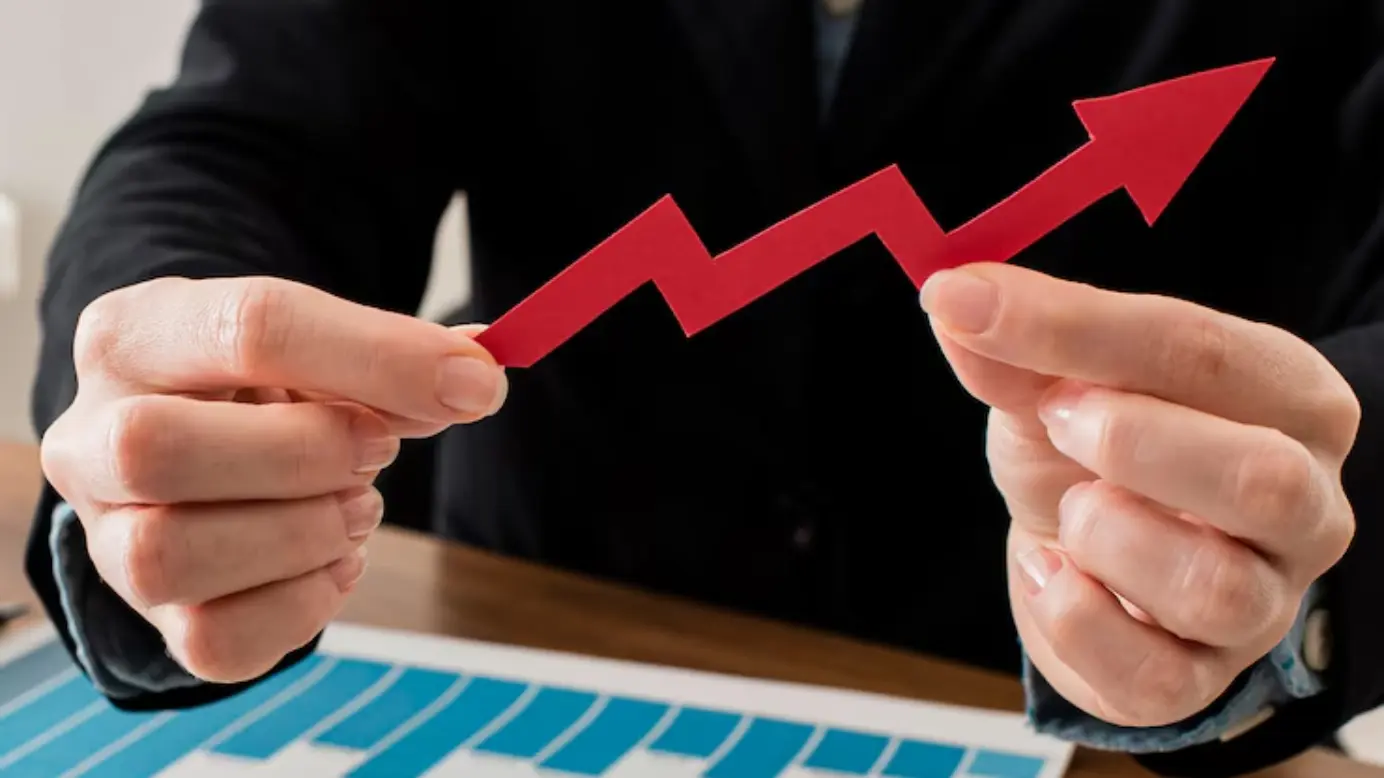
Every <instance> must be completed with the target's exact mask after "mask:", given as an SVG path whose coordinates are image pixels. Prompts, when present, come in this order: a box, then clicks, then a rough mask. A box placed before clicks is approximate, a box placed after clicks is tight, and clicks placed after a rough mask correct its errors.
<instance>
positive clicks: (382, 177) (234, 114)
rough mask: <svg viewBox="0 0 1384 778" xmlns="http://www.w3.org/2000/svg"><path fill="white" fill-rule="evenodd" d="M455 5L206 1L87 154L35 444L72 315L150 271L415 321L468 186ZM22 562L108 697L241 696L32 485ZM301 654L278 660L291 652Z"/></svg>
mask: <svg viewBox="0 0 1384 778" xmlns="http://www.w3.org/2000/svg"><path fill="white" fill-rule="evenodd" d="M465 5H466V4H463V3H422V2H411V1H410V0H394V1H393V2H388V3H381V2H371V1H370V0H207V2H204V3H203V4H202V6H201V8H200V9H199V11H198V13H197V15H196V17H195V19H194V21H193V23H192V26H191V28H190V29H189V31H188V34H187V37H186V40H185V44H184V50H183V57H182V61H181V65H180V68H179V71H178V74H177V76H176V78H175V79H174V80H173V82H172V83H171V84H169V85H168V86H167V87H165V88H162V89H159V90H157V91H154V92H151V93H150V94H149V95H148V96H147V97H146V99H145V100H144V101H143V102H142V103H141V105H139V106H138V107H137V109H136V110H135V111H134V112H133V113H132V115H131V116H130V117H129V118H128V119H127V120H126V121H125V122H124V123H123V124H121V125H120V126H119V127H118V128H117V129H116V130H115V131H114V132H113V133H112V134H111V136H110V137H109V138H108V139H107V140H106V142H105V143H104V144H103V145H102V146H101V148H100V149H99V150H98V151H97V153H96V155H95V158H94V159H93V160H92V162H91V163H90V165H89V167H88V169H87V171H86V174H85V176H84V178H83V180H82V182H81V184H80V186H79V187H78V191H77V193H76V195H75V198H74V201H73V204H72V207H71V210H70V213H69V214H68V216H67V218H66V220H65V222H64V224H63V225H62V227H61V229H60V232H59V235H58V237H57V240H56V242H55V244H54V247H53V249H52V252H51V254H50V256H49V260H48V265H47V268H46V279H45V286H44V290H43V294H42V297H41V300H40V320H41V325H42V334H43V339H42V346H41V353H40V362H39V365H38V377H37V379H36V383H35V385H34V388H33V395H32V398H33V399H32V421H33V424H34V427H35V430H36V432H37V433H38V434H39V435H40V436H41V435H42V434H43V433H44V432H45V431H46V430H47V428H48V427H49V426H50V425H51V424H52V423H53V421H54V420H55V419H56V418H57V417H58V416H60V415H61V414H62V413H63V412H64V410H65V409H66V408H67V407H68V406H69V405H70V404H71V402H72V400H73V398H74V395H75V394H76V377H75V373H74V368H73V362H72V342H73V333H74V330H75V326H76V322H77V319H78V316H79V315H80V313H81V312H82V310H83V309H84V308H85V307H86V306H87V305H88V304H89V303H90V302H92V301H93V300H95V299H96V298H97V297H100V296H101V295H102V294H104V293H106V292H108V291H111V290H114V289H117V288H121V287H124V286H128V285H132V284H135V283H138V282H141V281H144V280H148V279H152V278H156V277H161V276H183V277H191V278H212V277H228V276H246V275H268V276H277V277H282V278H290V279H293V280H297V281H301V282H304V283H308V284H312V285H314V286H316V287H318V288H321V289H324V290H327V291H329V292H332V293H334V294H337V295H339V296H342V297H345V298H348V299H352V300H355V301H357V302H361V303H364V304H368V305H373V306H376V307H380V308H385V309H390V310H396V311H403V312H408V313H413V312H414V311H416V309H417V306H418V304H419V302H420V300H421V298H422V294H423V290H424V287H425V285H426V281H427V274H428V270H429V268H430V266H431V252H432V242H433V237H434V233H435V230H436V228H437V223H438V221H439V219H440V217H441V214H442V211H443V210H444V209H445V208H446V206H447V203H448V202H449V200H450V197H451V195H452V193H453V191H454V190H456V189H459V188H463V187H464V186H465V178H466V171H465V169H464V164H463V158H462V152H463V151H464V149H465V148H466V140H465V138H464V137H463V129H464V128H463V127H462V123H461V122H458V121H457V120H456V117H455V116H454V115H453V112H454V111H456V110H458V108H457V106H460V105H462V104H463V103H464V97H465V96H464V94H463V93H462V92H461V89H460V88H459V87H458V88H454V87H453V85H452V84H450V83H447V81H448V80H449V79H451V78H453V77H454V76H455V74H457V73H460V72H463V71H462V69H461V66H460V65H459V64H458V63H457V62H456V61H455V59H456V58H458V57H459V56H461V55H459V54H457V53H456V52H457V51H458V50H459V49H462V48H464V47H463V46H458V45H457V44H458V41H457V36H458V35H459V34H460V33H459V29H458V28H459V24H458V20H456V19H453V18H451V17H452V16H453V15H458V14H460V13H461V11H460V10H458V9H461V8H463V7H464V6H465ZM27 572H28V575H29V577H30V580H31V581H32V583H33V585H34V587H35V589H36V590H37V592H38V594H39V596H40V598H41V599H42V601H43V603H44V606H45V608H46V610H47V613H48V615H49V617H50V618H51V619H52V621H53V623H54V624H55V625H56V626H57V627H58V630H59V633H60V634H61V636H62V639H63V641H64V643H65V645H66V646H67V648H68V649H69V651H70V652H71V653H72V655H73V657H74V659H76V660H77V662H78V664H79V665H80V666H81V667H82V669H83V670H85V671H86V673H87V675H88V676H89V677H90V678H91V679H92V681H93V682H94V683H95V684H96V686H97V687H98V688H99V689H100V690H101V691H102V692H103V693H104V694H105V695H106V696H107V697H109V698H110V699H111V700H112V702H113V703H115V704H116V705H118V706H120V707H124V708H127V709H139V708H167V707H182V706H185V705H190V704H196V703H200V702H204V701H207V700H209V699H213V698H216V697H221V696H226V695H228V694H231V693H234V692H235V691H236V690H237V688H238V687H233V686H227V687H216V688H214V689H213V688H210V687H207V686H205V685H203V684H200V683H198V682H197V681H196V680H195V679H193V678H191V677H190V676H189V675H188V674H187V673H186V672H185V671H182V670H181V668H179V667H177V666H176V665H175V664H174V663H173V662H172V660H171V659H170V658H169V657H168V655H167V653H166V652H165V651H164V647H163V644H162V641H161V640H160V639H159V637H158V635H157V633H156V632H154V631H153V629H152V628H151V627H149V626H148V625H147V624H146V623H145V622H144V621H143V620H142V619H140V618H139V617H138V616H137V615H136V614H135V613H134V612H133V611H132V610H130V609H129V608H128V607H127V606H125V604H124V603H123V602H122V601H121V600H120V599H119V598H118V597H116V596H115V595H114V594H113V592H112V591H111V590H110V589H109V588H108V587H107V586H105V584H104V583H103V582H102V581H101V580H100V577H99V576H98V575H97V574H96V572H95V570H94V569H93V567H92V565H91V562H90V559H89V557H88V556H87V554H86V550H85V538H84V537H83V535H82V528H81V524H80V522H77V521H75V519H74V517H73V516H72V514H71V511H70V510H68V509H67V507H66V506H65V505H64V504H62V502H61V498H60V497H59V495H57V494H56V493H55V492H54V490H53V489H52V488H51V486H45V489H44V493H43V497H42V500H41V504H40V506H39V508H38V511H37V514H36V516H35V520H34V525H33V530H32V533H31V535H30V540H29V545H28V554H27ZM310 649H311V646H309V647H308V648H306V649H304V650H303V651H300V652H298V653H297V654H295V655H294V656H291V657H289V658H288V659H286V660H285V663H284V664H285V665H287V664H290V663H292V662H293V661H295V660H296V659H298V658H300V657H301V656H302V655H303V654H304V653H306V652H307V651H308V650H310Z"/></svg>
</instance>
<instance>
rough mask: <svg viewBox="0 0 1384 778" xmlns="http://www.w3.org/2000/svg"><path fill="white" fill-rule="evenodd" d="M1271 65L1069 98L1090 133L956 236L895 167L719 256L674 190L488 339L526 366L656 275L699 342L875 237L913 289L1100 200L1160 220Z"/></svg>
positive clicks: (1005, 256) (997, 257)
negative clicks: (1131, 206)
mask: <svg viewBox="0 0 1384 778" xmlns="http://www.w3.org/2000/svg"><path fill="white" fill-rule="evenodd" d="M1273 61H1274V60H1273V59H1272V58H1268V59H1261V60H1255V61H1252V62H1246V63H1243V64H1239V65H1231V66H1228V67H1223V68H1218V69H1215V70H1207V71H1203V72H1200V73H1194V74H1192V75H1187V76H1182V77H1180V78H1175V79H1172V80H1169V81H1161V82H1158V83H1155V84H1150V85H1148V86H1144V87H1140V88H1138V89H1134V90H1131V91H1127V92H1121V93H1119V94H1115V95H1110V96H1107V97H1099V98H1091V99H1086V100H1078V101H1076V102H1074V103H1073V104H1072V106H1073V108H1074V109H1075V110H1076V114H1077V116H1078V118H1079V119H1080V120H1081V122H1082V124H1083V125H1084V126H1085V127H1086V131H1087V133H1088V135H1089V136H1090V140H1089V141H1088V142H1086V143H1085V144H1083V145H1082V146H1081V147H1080V148H1078V149H1077V150H1076V151H1074V152H1072V153H1071V154H1070V155H1068V156H1067V157H1066V158H1065V159H1063V160H1062V161H1060V162H1058V163H1057V164H1056V165H1054V166H1052V167H1051V168H1049V169H1048V170H1046V171H1045V172H1043V173H1042V174H1041V175H1039V176H1038V177H1037V178H1035V179H1034V180H1033V181H1031V182H1029V183H1028V184H1027V185H1025V186H1024V187H1023V188H1022V189H1020V190H1019V191H1017V192H1015V193H1014V194H1012V195H1010V196H1009V197H1008V198H1006V199H1005V200H1003V201H1001V202H1000V203H998V204H997V205H995V206H993V207H992V208H990V209H989V210H987V211H985V212H984V213H982V214H980V215H979V216H977V217H975V218H974V219H972V220H971V221H969V222H967V223H965V224H963V225H962V226H960V227H958V228H957V229H955V230H953V231H951V232H944V231H943V229H942V227H941V226H940V225H939V224H938V223H937V221H936V220H935V219H934V218H933V217H932V215H931V214H930V213H929V212H928V210H927V208H926V206H924V205H923V203H922V201H921V200H920V199H919V198H918V196H917V194H916V193H915V192H914V191H913V189H912V187H910V186H909V184H908V182H907V181H906V180H905V179H904V177H903V174H902V173H901V172H900V171H899V169H898V167H897V166H890V167H888V168H885V169H884V170H881V171H880V172H878V173H875V174H874V175H871V176H870V177H868V178H865V179H863V180H861V181H859V182H857V183H855V184H852V185H851V186H849V187H847V188H846V189H843V190H841V191H840V192H837V193H836V194H834V195H831V196H830V197H828V198H826V199H824V200H822V201H820V202H818V203H816V204H814V205H812V206H809V207H808V208H806V209H804V210H802V211H799V212H798V213H796V214H794V215H792V216H790V217H788V218H787V219H784V220H783V221H781V222H779V223H778V224H776V225H774V226H773V227H770V228H769V229H767V230H764V231H763V232H761V233H759V234H758V235H755V236H754V237H752V238H750V239H748V240H746V241H744V242H743V243H741V244H739V245H738V246H735V247H734V248H732V249H730V250H728V251H726V252H724V253H723V254H721V255H720V256H717V257H715V258H714V259H713V257H712V256H711V253H710V252H709V251H707V248H706V246H705V245H704V244H703V243H702V241H701V239H700V238H699V237H698V236H697V233H696V231H695V230H694V229H693V227H692V224H691V223H690V222H689V221H688V220H687V217H686V216H684V215H683V212H682V210H681V209H680V208H678V206H677V204H676V203H675V202H674V201H673V199H672V197H670V196H665V197H663V198H661V199H660V200H658V201H657V202H656V203H655V204H654V205H653V206H651V207H650V208H649V209H648V210H646V211H645V212H644V213H642V214H640V215H639V216H638V217H636V218H635V219H634V220H633V221H631V222H630V223H629V224H627V225H625V226H624V227H623V228H621V229H620V230H619V231H618V232H616V233H615V234H614V235H612V236H610V237H609V238H607V239H606V240H604V241H603V242H601V243H600V244H599V245H598V246H596V247H595V248H594V249H592V250H591V251H590V252H589V253H587V254H586V255H585V256H583V257H582V258H581V259H579V260H577V261H576V262H574V263H573V264H572V265H570V266H568V267H567V268H566V269H565V270H563V271H562V272H561V273H559V274H558V275H557V276H555V277H553V279H552V280H551V281H549V282H548V283H546V284H544V285H543V286H542V287H540V288H539V289H538V290H537V291H535V292H534V293H533V294H531V295H530V296H529V297H528V298H526V299H524V300H523V301H522V302H520V303H519V304H518V305H516V306H515V307H514V308H512V309H510V310H509V311H508V312H507V313H505V314H504V315H503V316H501V317H500V318H499V319H498V320H496V321H495V322H494V323H493V324H491V325H490V326H489V327H488V328H487V329H486V330H485V331H484V332H482V333H481V334H480V336H479V337H478V338H477V340H478V341H479V342H480V344H481V345H482V346H484V347H485V348H486V349H487V350H488V351H489V352H490V353H491V354H492V356H494V357H495V359H496V360H497V361H498V362H499V363H500V364H501V365H504V366H506V367H529V366H532V365H533V364H534V363H535V362H537V361H538V360H540V359H542V358H543V357H544V356H546V355H548V354H549V353H551V352H552V351H553V350H554V349H556V348H558V347H559V346H560V345H562V344H563V343H564V342H565V341H567V340H568V339H569V338H571V337H572V336H573V335H575V334H576V333H577V332H579V331H580V330H581V329H582V328H583V327H585V326H587V325H588V324H590V323H591V322H592V321H594V320H595V319H596V318H597V317H598V316H600V315H601V314H602V313H604V312H605V311H606V310H608V309H609V308H610V307H611V306H613V305H615V304H616V303H618V302H619V301H620V300H622V299H623V298H625V297H626V296H628V295H629V294H631V293H632V292H634V291H635V290H636V289H638V288H639V287H640V286H642V285H644V284H646V283H649V282H653V284H654V285H655V286H656V287H657V288H658V290H659V292H661V293H662V295H663V297H664V299H665V300H666V301H667V303H668V306H669V308H671V309H672V311H673V315H674V316H675V317H676V318H677V320H678V322H679V324H681V325H682V328H683V332H684V333H686V335H687V336H688V337H691V336H692V335H695V334H696V333H698V332H700V331H702V330H704V329H706V328H707V327H709V326H711V325H712V324H714V323H716V322H717V321H720V320H721V319H723V318H725V317H726V316H729V315H730V314H732V313H734V312H735V311H737V310H739V309H740V308H743V307H744V306H746V305H749V304H750V303H751V302H754V301H755V300H756V299H758V298H760V297H762V296H763V295H765V294H768V293H769V292H771V291H773V289H774V288H776V287H778V286H779V285H780V284H783V283H784V282H786V281H788V280H789V279H791V278H793V277H794V276H796V275H798V274H800V273H802V272H804V271H806V270H807V269H808V268H811V267H812V266H814V265H816V264H817V263H819V262H821V261H823V260H825V259H827V258H828V257H830V256H832V255H834V254H836V253H838V252H840V251H841V250H843V249H845V248H847V247H849V246H851V245H852V244H854V243H856V242H858V241H860V240H862V239H864V238H866V237H868V236H869V235H871V234H873V235H875V236H877V237H878V238H879V239H880V241H881V242H882V243H883V244H884V246H885V248H886V249H888V251H889V252H890V253H891V254H892V255H893V256H894V258H895V260H896V261H897V262H898V263H899V265H900V266H901V267H902V268H903V270H904V272H905V273H906V274H907V275H908V278H909V280H910V281H911V282H912V283H913V285H914V286H915V288H919V289H921V287H922V285H923V282H924V281H926V280H927V277H928V276H929V275H931V274H932V273H933V272H935V271H937V270H940V269H943V268H948V267H954V266H957V265H960V264H963V263H970V262H1004V261H1007V260H1009V259H1011V258H1013V257H1014V256H1015V255H1017V254H1018V253H1020V252H1021V251H1023V250H1024V249H1025V248H1027V247H1029V246H1030V245H1032V244H1033V243H1034V242H1036V241H1037V240H1038V239H1039V238H1041V237H1043V236H1044V235H1046V234H1047V233H1049V232H1051V231H1052V230H1054V229H1056V228H1057V227H1058V226H1060V225H1061V224H1063V223H1065V222H1066V221H1067V220H1069V219H1071V218H1072V217H1074V216H1076V215H1077V214H1078V213H1080V212H1082V211H1083V210H1085V209H1086V208H1088V207H1090V206H1091V205H1092V204H1094V203H1095V202H1097V201H1099V200H1101V199H1102V198H1104V197H1106V196H1107V195H1109V194H1112V193H1114V192H1115V191H1117V190H1119V189H1122V188H1123V189H1124V190H1125V191H1126V192H1128V193H1129V195H1130V197H1131V198H1132V199H1133V200H1134V203H1135V205H1137V206H1138V208H1139V210H1140V212H1141V213H1142V214H1143V216H1144V220H1145V221H1146V222H1147V223H1148V225H1149V226H1152V225H1153V223H1154V221H1155V220H1156V219H1157V218H1158V216H1159V215H1160V214H1161V213H1162V212H1163V210H1164V209H1165V208H1166V207H1167V205H1168V203H1169V202H1170V201H1171V200H1172V198H1173V196H1174V195H1175V194H1176V193H1177V191H1178V190H1179V189H1180V188H1181V187H1182V185H1183V183H1184V182H1185V181H1186V180H1187V178H1188V177H1190V176H1191V174H1192V171H1193V170H1194V169H1195V168H1196V166H1197V165H1198V164H1199V163H1200V162H1201V160H1202V158H1203V157H1204V156H1205V154H1206V153H1207V152H1208V151H1209V150H1210V148H1211V146H1212V145H1213V144H1214V143H1215V141H1216V139H1217V138H1218V137H1220V135H1221V133H1222V132H1223V131H1224V129H1225V128H1226V126H1227V125H1229V123H1230V121H1231V120H1232V119H1233V118H1234V117H1235V114H1237V113H1238V112H1239V110H1240V108H1241V106H1242V105H1243V104H1244V103H1245V101H1246V100H1248V99H1249V96H1250V94H1251V93H1252V92H1253V91H1254V90H1255V88H1256V87H1257V86H1258V85H1259V82H1260V81H1261V80H1262V79H1263V77H1264V74H1265V73H1266V72H1267V71H1268V69H1269V67H1270V65H1272V64H1273Z"/></svg>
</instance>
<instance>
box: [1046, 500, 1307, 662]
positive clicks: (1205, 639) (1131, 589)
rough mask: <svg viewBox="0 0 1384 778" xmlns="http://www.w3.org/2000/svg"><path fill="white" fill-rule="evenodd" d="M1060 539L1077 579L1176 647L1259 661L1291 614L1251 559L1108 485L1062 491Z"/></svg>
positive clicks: (1272, 575) (1213, 534)
mask: <svg viewBox="0 0 1384 778" xmlns="http://www.w3.org/2000/svg"><path fill="white" fill-rule="evenodd" d="M1059 540H1060V542H1061V544H1062V548H1063V550H1065V551H1066V552H1067V554H1068V556H1070V557H1071V560H1072V561H1073V562H1075V563H1076V566H1077V567H1078V568H1080V569H1081V571H1082V572H1084V573H1086V574H1087V575H1089V576H1091V577H1093V578H1095V579H1096V580H1097V581H1099V582H1100V583H1102V584H1104V585H1105V586H1106V587H1108V588H1110V589H1111V590H1113V591H1114V592H1116V593H1118V594H1119V595H1121V596H1123V597H1124V598H1125V599H1127V600H1128V601H1130V602H1131V603H1133V604H1134V605H1136V606H1138V608H1139V610H1141V611H1143V612H1144V613H1146V614H1148V615H1149V616H1150V617H1152V619H1153V620H1154V621H1155V622H1157V624H1158V625H1160V626H1162V627H1163V628H1164V629H1166V630H1168V631H1170V632H1172V633H1173V634H1175V635H1177V636H1178V637H1181V638H1182V639H1184V640H1190V641H1195V642H1197V643H1202V644H1205V645H1209V646H1217V647H1230V646H1236V647H1245V646H1250V647H1253V648H1255V649H1258V648H1262V649H1263V650H1262V651H1259V652H1258V653H1267V652H1268V650H1269V649H1270V648H1272V647H1273V644H1274V643H1275V642H1277V641H1276V639H1275V638H1274V637H1273V635H1281V634H1282V632H1284V631H1286V629H1287V626H1286V625H1285V624H1284V623H1283V621H1284V618H1285V617H1286V618H1287V619H1288V620H1289V621H1291V619H1292V616H1293V613H1292V610H1291V609H1289V608H1286V607H1284V606H1285V604H1286V603H1287V602H1288V595H1287V591H1286V590H1287V588H1288V585H1287V582H1286V581H1284V580H1283V578H1282V576H1280V575H1279V574H1278V573H1277V572H1276V571H1275V570H1274V569H1273V568H1272V567H1270V566H1269V565H1268V563H1266V562H1265V561H1264V560H1263V558H1261V557H1260V556H1259V555H1258V554H1255V553H1254V552H1253V551H1251V550H1250V549H1249V548H1246V547H1245V546H1243V545H1241V544H1239V543H1236V542H1235V541H1233V540H1231V539H1230V538H1228V537H1226V535H1225V534H1224V533H1222V532H1220V531H1218V530H1216V529H1214V528H1212V527H1208V526H1205V525H1202V526H1198V525H1194V524H1191V523H1190V522H1186V521H1182V520H1181V519H1178V518H1176V517H1174V516H1171V515H1169V514H1168V513H1166V512H1165V511H1163V510H1160V509H1159V508H1158V507H1157V506H1155V505H1153V504H1151V503H1149V502H1148V501H1147V500H1142V499H1140V498H1138V497H1137V496H1135V495H1133V494H1131V493H1130V492H1129V491H1127V490H1125V489H1121V488H1120V487H1118V486H1115V485H1113V484H1109V483H1106V482H1095V483H1085V484H1079V485H1077V486H1075V487H1073V488H1072V489H1070V490H1069V491H1068V492H1067V495H1066V497H1065V498H1064V499H1063V500H1062V504H1061V533H1060V535H1059Z"/></svg>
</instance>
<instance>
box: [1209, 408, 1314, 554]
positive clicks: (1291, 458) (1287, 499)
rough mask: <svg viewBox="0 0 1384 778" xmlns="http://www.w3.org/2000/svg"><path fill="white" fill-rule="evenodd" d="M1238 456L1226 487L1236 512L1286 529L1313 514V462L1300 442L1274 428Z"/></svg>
mask: <svg viewBox="0 0 1384 778" xmlns="http://www.w3.org/2000/svg"><path fill="white" fill-rule="evenodd" d="M1269 435H1270V436H1271V439H1270V440H1269V441H1267V442H1266V443H1265V444H1262V445H1260V446H1258V447H1256V448H1254V449H1252V450H1251V451H1250V452H1249V453H1247V454H1246V455H1245V456H1244V458H1243V459H1241V460H1240V463H1239V465H1238V467H1235V468H1233V469H1232V473H1233V475H1232V481H1231V483H1230V485H1229V487H1228V490H1229V493H1230V500H1229V503H1230V507H1231V508H1232V510H1234V511H1235V512H1236V514H1237V515H1239V516H1242V517H1244V518H1245V519H1248V520H1252V521H1255V522H1261V523H1263V524H1265V525H1266V526H1268V527H1271V528H1274V529H1284V530H1288V529H1291V528H1293V527H1295V526H1296V525H1297V524H1298V522H1300V521H1302V520H1304V519H1310V518H1311V517H1312V516H1314V515H1315V511H1314V510H1313V505H1314V503H1315V502H1316V498H1317V477H1316V462H1315V460H1314V459H1313V458H1312V454H1311V452H1309V451H1308V450H1307V449H1306V448H1305V447H1304V446H1303V445H1302V444H1301V443H1298V442H1297V441H1296V440H1293V439H1292V438H1290V437H1288V436H1287V435H1284V434H1283V433H1281V432H1278V431H1276V430H1270V431H1269Z"/></svg>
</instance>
